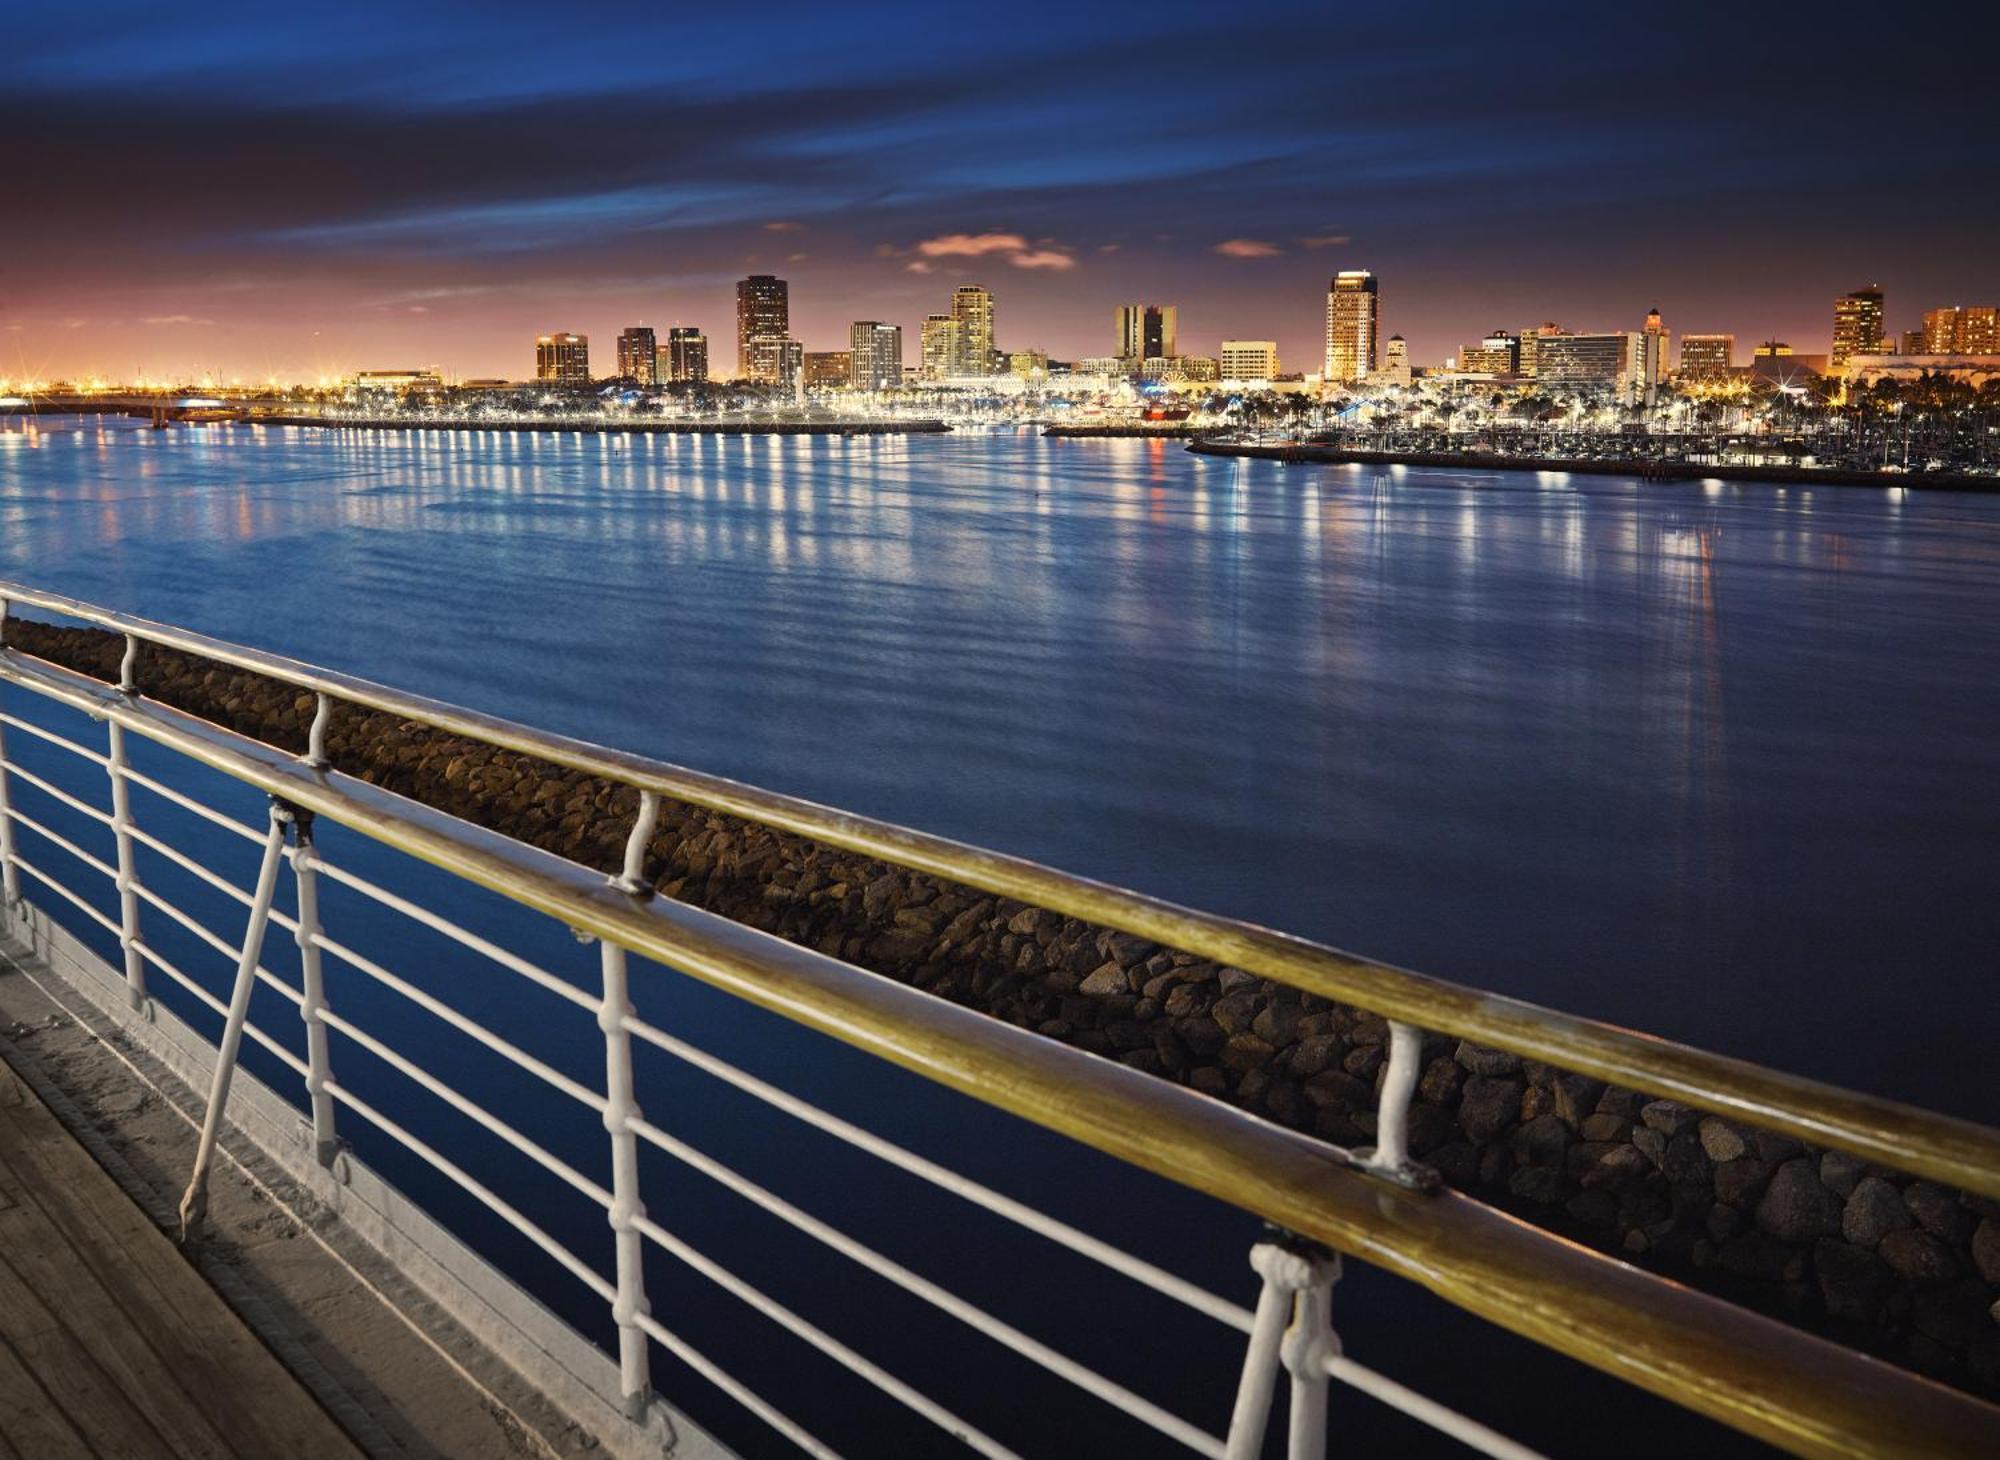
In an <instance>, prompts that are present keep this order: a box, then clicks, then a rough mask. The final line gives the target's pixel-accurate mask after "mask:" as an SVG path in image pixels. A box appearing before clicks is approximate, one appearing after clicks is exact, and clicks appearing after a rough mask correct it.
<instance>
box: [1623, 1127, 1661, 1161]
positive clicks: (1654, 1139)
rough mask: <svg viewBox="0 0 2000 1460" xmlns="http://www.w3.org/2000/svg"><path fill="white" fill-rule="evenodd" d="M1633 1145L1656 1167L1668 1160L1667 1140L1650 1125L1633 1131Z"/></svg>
mask: <svg viewBox="0 0 2000 1460" xmlns="http://www.w3.org/2000/svg"><path fill="white" fill-rule="evenodd" d="M1632 1144H1633V1145H1635V1146H1637V1147H1638V1148H1639V1150H1640V1151H1642V1152H1643V1153H1644V1154H1645V1157H1646V1159H1647V1160H1648V1161H1651V1162H1652V1163H1653V1164H1654V1165H1655V1166H1658V1165H1660V1164H1661V1163H1662V1162H1663V1161H1665V1160H1666V1159H1667V1138H1666V1136H1665V1135H1663V1134H1662V1133H1661V1132H1659V1131H1657V1130H1654V1129H1653V1127H1651V1126H1649V1125H1642V1126H1637V1127H1635V1128H1634V1129H1633V1131H1632Z"/></svg>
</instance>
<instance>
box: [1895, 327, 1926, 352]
mask: <svg viewBox="0 0 2000 1460" xmlns="http://www.w3.org/2000/svg"><path fill="white" fill-rule="evenodd" d="M1898 353H1899V354H1904V355H1925V354H1928V353H1930V352H1929V351H1927V350H1926V349H1925V348H1924V332H1923V331H1922V330H1921V329H1913V330H1904V331H1903V348H1902V349H1901V350H1900V351H1898Z"/></svg>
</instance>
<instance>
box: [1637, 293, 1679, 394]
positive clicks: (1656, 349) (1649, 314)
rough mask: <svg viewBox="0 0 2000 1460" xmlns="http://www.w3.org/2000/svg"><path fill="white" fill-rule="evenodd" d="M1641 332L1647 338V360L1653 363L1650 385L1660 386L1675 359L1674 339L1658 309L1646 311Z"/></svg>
mask: <svg viewBox="0 0 2000 1460" xmlns="http://www.w3.org/2000/svg"><path fill="white" fill-rule="evenodd" d="M1641 332H1642V333H1643V334H1644V335H1645V336H1646V358H1647V359H1648V360H1649V361H1650V362H1651V365H1650V367H1649V368H1650V370H1651V372H1652V373H1651V378H1650V380H1649V381H1648V384H1651V385H1658V384H1659V383H1660V381H1661V380H1662V379H1664V378H1665V376H1666V373H1667V365H1668V362H1670V361H1671V360H1672V359H1673V358H1674V352H1673V339H1674V337H1673V335H1672V333H1671V332H1670V331H1669V330H1668V329H1667V322H1666V321H1665V320H1664V319H1662V318H1661V317H1660V311H1659V310H1658V309H1657V308H1654V309H1649V310H1647V311H1646V323H1645V325H1644V326H1643V327H1642V330H1641Z"/></svg>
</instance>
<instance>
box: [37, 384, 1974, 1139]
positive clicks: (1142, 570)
mask: <svg viewBox="0 0 2000 1460" xmlns="http://www.w3.org/2000/svg"><path fill="white" fill-rule="evenodd" d="M65 425H67V426H68V427H72V428H73V429H65ZM0 571H4V572H5V573H6V574H7V575H9V576H15V577H19V578H23V579H26V580H29V581H32V582H35V583H38V584H43V585H46V586H50V587H54V588H58V589H61V590H63V591H67V592H71V593H74V594H76V595H78V596H80V597H85V598H90V599H94V600H98V601H104V602H109V603H113V604H116V605H118V606H121V607H126V608H130V609H133V610H136V611H140V612H144V613H147V614H151V615H154V616H157V617H161V618H166V619H172V620H177V621H180V622H185V623H189V624H192V625H195V626H198V627H200V628H202V629H205V630H208V631H210V632H214V633H218V634H221V635H224V636H227V637H231V638H238V639H243V640H247V641H249V642H252V643H256V644H260V645H263V646H266V647H269V648H273V649H277V650H281V651H284V652H288V653H293V654H298V655H301V656H303V657H306V658H310V659H315V660H319V661H321V662H325V663H328V664H332V665H335V666H338V667H341V668H344V669H348V670H352V671H355V672H358V673H361V674H365V675H369V676H371V677H375V678H380V679H385V680H388V681H390V682H393V683H398V684H402V685H406V686H409V687H411V688H414V689H419V690H423V691H426V692H429V693H433V694H438V695H442V696H444V697H446V698H452V699H458V700H462V701H465V702H467V703H471V704H474V705H478V706H480V707H483V708H488V709H492V710H496V711H500V712H503V713H506V714H510V715H513V716H515V717H517V718H521V719H525V720H528V721H531V722H534V723H539V724H543V725H547V726H550V727H552V728H555V729H559V730H565V731H569V732H573V733H579V734H583V735H587V736H590V737H592V738H595V739H599V740H603V741H606V742H608V743H612V744H616V745H620V746H627V747H631V748H634V749H638V750H642V751H647V752H651V753H654V754H658V755H662V756H666V757H668V758H671V759H674V760H677V761H681V762H683V763H686V764H689V765H692V766H696V767H700V768H702V769H705V770H711V771H717V772H721V773H724V774H728V775H732V776H739V777H743V778H745V779H748V780H751V781H755V782H758V783H762V784H766V785H770V786H774V787H778V788H781V789H784V790H788V791H794V792H798V793H801V794H804V795H807V796H811V797H813V798H815V799H818V800H823V801H828V802H832V803H835V804H839V805H844V806H849V807H852V808H855V809H857V810H861V811H865V812H869V813H872V814H875V815H880V816H886V817H889V818H892V819H895V820H900V821H907V822H912V823H915V824H918V825H921V826H924V827H926V828H929V829H932V830H936V831H940V832H944V833H947V834H950V835H954V836H960V837H966V838H969V839H972V840H975V841H979V842H984V843H987V844H990V845H994V846H999V847H1002V848H1005V849H1008V850H1011V851H1018V852H1022V853H1026V854H1028V855H1032V856H1036V857H1039V858H1043V859H1046V860H1048V861H1051V862H1054V863H1056V864H1057V865H1060V866H1064V867H1068V868H1072V869H1074V870H1077V871H1080V872H1085V873H1089V874H1092V875H1095V876H1100V877H1107V878H1110V879H1112V880H1115V881H1120V882H1124V883H1129V884H1131V885H1133V886H1137V887H1140V888H1142V889H1145V890H1147V891H1150V892H1156V893H1160V894H1163V895H1165V896H1169V897H1173V898H1176V899H1180V900H1185V901H1189V902H1193V903H1196V904H1199V905H1202V906H1205V907H1209V908H1213V909H1216V910H1218V911H1223V912H1228V913H1233V914H1238V915H1241V916H1245V917H1249V918H1253V919H1256V920H1258V921H1261V922H1266V923H1271V924H1274V925H1277V926H1280V927H1283V928H1286V929H1289V930H1293V931H1297V932H1300V933H1305V934H1308V935H1311V936H1315V937H1319V938H1324V939H1327V940H1329V941H1332V942H1334V943H1337V944H1340V945H1342V946H1345V947H1348V948H1352V949H1354V950H1356V951H1359V952H1363V953H1367V954H1370V955H1374V956H1378V957H1382V958H1386V959H1389V960H1391V961H1395V962H1399V963H1404V964H1408V965H1412V966H1417V967H1421V968H1424V969H1426V970H1428V971H1432V972H1436V973H1440V974H1443V975H1445V976H1449V977H1454V978H1459V979H1463V980H1466V981H1469V982H1474V983H1478V984H1482V985H1485V986H1488V987H1492V988H1496V989H1500V990H1504V991H1506V992H1509V993H1513V994H1518V995H1522V996H1525V997H1528V998H1532V999H1536V1000H1539V1001H1542V1002H1546V1003H1552V1004H1556V1005H1560V1006H1563V1007H1566V1008H1570V1009H1574V1010H1576V1011H1578V1012H1584V1013H1590V1014H1595V1015H1599V1016H1603V1017H1607V1018H1611V1019H1615V1020H1618V1021H1620V1022H1624V1023H1629V1024H1633V1025H1637V1026H1640V1027H1644V1028H1647V1029H1651V1030H1654V1031H1656V1032H1660V1033H1663V1034H1668V1035H1671V1036H1674V1037H1678V1038H1685V1039H1690V1040H1693V1041H1696V1042H1699V1043H1703V1044H1708V1045H1711V1046H1715V1047H1719V1048H1723V1049H1726V1050H1729V1051H1731V1052H1736V1053H1742V1054H1746V1055H1752V1056H1755V1057H1757V1058H1760V1059H1764V1060H1768V1061H1771V1062H1774V1063H1778V1064H1782V1065H1785V1066H1788V1067H1791V1068H1794V1069H1798V1070H1801V1071H1803V1072H1808V1073H1813V1074H1818V1075H1822V1076H1826V1077H1830V1078H1834V1079H1838V1080H1841V1081H1844V1082H1847V1083H1853V1084H1859V1085H1863V1086H1867V1087H1870V1088H1874V1089H1878V1090H1882V1091H1884V1092H1887V1093H1892V1094H1897V1095H1901V1096H1905V1097H1909V1098H1915V1099H1919V1100H1923V1101H1927V1102H1932V1103H1936V1104H1940V1105H1944V1106H1948V1107H1951V1108H1954V1109H1958V1110H1960V1111H1962V1112H1964V1113H1966V1114H1970V1115H1974V1116H1981V1117H1985V1118H1989V1119H1990V1118H1992V1117H1994V1116H1995V1114H1996V1112H1995V1111H1994V1110H1993V1109H1992V1108H1991V1105H1990V1096H1989V1094H1988V1092H1987V1090H1986V1089H1985V1088H1983V1086H1982V1084H1981V1083H1980V1082H1978V1081H1977V1080H1976V1079H1975V1078H1974V1077H1973V1076H1972V1073H1971V1070H1972V1068H1974V1067H1975V1061H1976V1059H1977V1058H1978V1057H1979V1056H1980V1055H1983V1053H1984V1051H1986V1050H1988V1049H1990V1048H1991V1047H1992V1044H1993V1041H1994V1037H1995V1035H1996V1034H2000V1012H1996V1006H1995V1004H1994V1001H1993V1000H1992V999H1991V998H1990V997H1989V996H1988V994H1987V991H1986V987H1985V981H1984V977H1983V976H1984V974H1985V973H1986V972H1987V970H1988V969H1989V968H1990V966H1991V957H1992V949H1993V947H1994V946H1995V944H1996V937H1995V935H1996V933H2000V916H1996V914H1995V912H1994V911H1993V907H1994V899H1993V898H1992V897H1991V896H1990V893H1989V890H1988V881H1989V876H1990V872H1991V867H1992V861H1993V856H1992V850H1993V847H1994V845H1995V841H1994V832H1995V829H1996V819H2000V792H1996V790H1995V787H1996V785H2000V775H1996V771H2000V734H1996V732H1995V726H1996V725H2000V630H1996V628H1995V622H1996V613H1995V609H1996V607H2000V501H1994V500H1990V499H1980V498H1953V497H1946V496H1940V495H1937V494H1932V493H1924V492H1919V491H1909V492H1905V491H1897V492H1894V493H1886V492H1875V491H1868V490H1833V489H1796V490H1791V491H1773V490H1771V489H1769V488H1764V487H1736V486H1731V485H1728V484H1726V483H1722V484H1718V483H1715V482H1705V483H1689V484H1686V485H1684V486H1660V485H1649V486H1645V487H1643V488H1642V487H1641V486H1640V485H1639V484H1638V483H1636V482H1632V481H1626V480H1622V479H1611V478H1595V479H1593V478H1588V477H1563V478H1560V479H1555V480H1552V479H1550V478H1549V477H1548V476H1547V475H1545V474H1541V475H1521V476H1518V477H1515V476H1509V475H1507V474H1496V473H1490V472H1486V473H1478V474H1467V475H1465V476H1463V477H1461V476H1458V475H1455V474H1453V473H1449V472H1438V471H1423V470H1409V471H1402V470H1398V471H1396V472H1393V473H1384V472H1374V471H1370V470H1367V469H1362V470H1352V469H1342V468H1316V467H1284V466H1280V465H1277V464H1272V463H1247V462H1246V463H1232V462H1226V461H1217V460H1212V459H1207V458H1197V457H1192V456H1189V455H1187V454H1186V453H1184V452H1182V451H1181V450H1179V448H1178V446H1177V445H1172V444H1168V443H1162V442H1095V441H1092V442H1062V441H1048V440H1043V439H1040V438H1037V437H1032V436H1027V435H1022V436H1012V435H1006V434H1000V435H982V436H977V437H967V438H959V439H949V438H947V439H922V438H917V439H910V440H897V439H888V438H858V439H851V440H840V439H808V438H755V437H753V438H734V439H730V438H679V437H645V436H609V437H598V438H587V437H575V436H562V435H521V436H488V435H479V434H473V433H451V434H446V433H434V434H416V433H408V434H400V433H379V434H338V435H336V434H315V433H310V432H301V431H295V430H272V429H261V428H258V429H252V428H243V427H238V428H215V429H207V430H191V429H175V430H171V431H150V430H145V429H141V428H137V427H136V425H128V424H126V423H123V422H115V421H114V422H94V421H86V422H83V423H81V424H80V425H79V424H77V423H54V424H53V425H52V426H51V427H50V428H48V429H44V430H42V431H41V432H39V433H38V434H36V435H34V436H33V437H26V436H23V435H22V434H20V433H19V432H18V430H17V431H14V432H11V433H10V434H5V435H0Z"/></svg>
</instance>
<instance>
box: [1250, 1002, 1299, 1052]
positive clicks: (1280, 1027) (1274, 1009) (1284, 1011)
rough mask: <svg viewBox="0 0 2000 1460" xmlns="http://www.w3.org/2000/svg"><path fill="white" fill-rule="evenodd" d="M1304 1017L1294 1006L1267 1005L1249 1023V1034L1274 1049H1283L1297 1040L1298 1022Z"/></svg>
mask: <svg viewBox="0 0 2000 1460" xmlns="http://www.w3.org/2000/svg"><path fill="white" fill-rule="evenodd" d="M1304 1017H1305V1016H1304V1015H1303V1014H1302V1013H1301V1012H1300V1011H1299V1009H1298V1007H1297V1006H1296V1005H1292V1004H1267V1005H1265V1007H1264V1008H1263V1009H1261V1010H1260V1011H1258V1014H1257V1017H1256V1018H1255V1019H1252V1020H1251V1021H1250V1032H1251V1033H1253V1034H1255V1035H1256V1036H1257V1037H1258V1038H1259V1039H1261V1040H1263V1041H1264V1042H1265V1043H1266V1044H1269V1045H1271V1046H1272V1047H1273V1048H1274V1049H1283V1048H1284V1047H1285V1046H1286V1045H1288V1044H1290V1043H1292V1042H1293V1041H1294V1040H1295V1039H1297V1038H1298V1030H1299V1020H1301V1019H1302V1018H1304Z"/></svg>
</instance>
